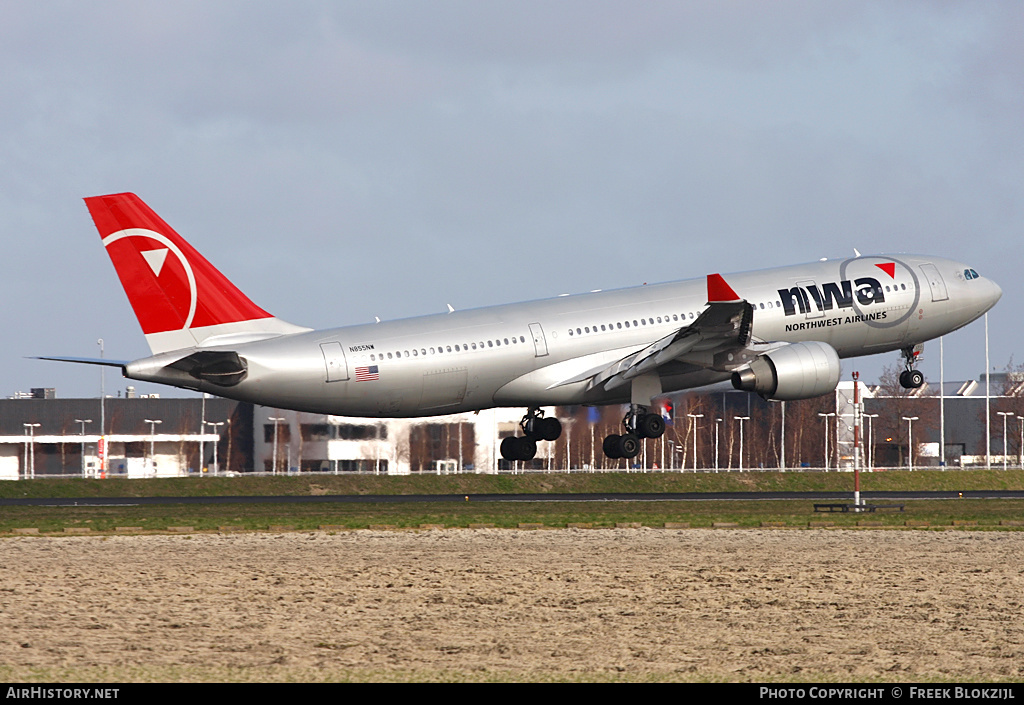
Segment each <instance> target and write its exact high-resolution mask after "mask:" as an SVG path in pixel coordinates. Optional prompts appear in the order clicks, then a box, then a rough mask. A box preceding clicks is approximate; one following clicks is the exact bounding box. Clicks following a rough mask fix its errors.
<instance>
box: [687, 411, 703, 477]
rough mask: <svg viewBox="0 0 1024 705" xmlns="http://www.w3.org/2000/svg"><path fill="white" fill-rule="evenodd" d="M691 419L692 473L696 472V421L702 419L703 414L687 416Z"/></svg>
mask: <svg viewBox="0 0 1024 705" xmlns="http://www.w3.org/2000/svg"><path fill="white" fill-rule="evenodd" d="M687 416H688V417H690V418H691V419H693V421H692V424H693V471H694V472H697V419H702V418H704V414H687Z"/></svg>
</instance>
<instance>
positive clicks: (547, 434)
mask: <svg viewBox="0 0 1024 705" xmlns="http://www.w3.org/2000/svg"><path fill="white" fill-rule="evenodd" d="M519 427H520V428H522V429H523V435H526V436H529V437H530V438H533V439H535V440H538V441H556V440H558V438H559V436H561V435H562V422H561V421H559V420H558V419H556V418H555V417H554V416H547V417H545V416H541V412H540V411H539V410H538V409H530V410H528V411H527V412H526V416H524V417H523V420H522V421H520V422H519Z"/></svg>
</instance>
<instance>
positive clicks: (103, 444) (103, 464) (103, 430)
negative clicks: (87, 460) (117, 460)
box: [96, 338, 107, 477]
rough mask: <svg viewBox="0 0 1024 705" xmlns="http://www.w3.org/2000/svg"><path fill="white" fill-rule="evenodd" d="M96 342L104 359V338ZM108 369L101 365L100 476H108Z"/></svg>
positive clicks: (98, 451) (98, 450)
mask: <svg viewBox="0 0 1024 705" xmlns="http://www.w3.org/2000/svg"><path fill="white" fill-rule="evenodd" d="M96 344H97V345H99V346H100V359H101V360H102V359H103V338H100V339H99V340H97V341H96ZM106 371H107V368H106V366H105V365H100V441H99V444H98V445H97V455H99V461H100V467H99V471H100V477H106V475H105V474H104V473H105V472H106V470H107V439H106V434H107V408H106V402H107V390H106V379H107V376H106Z"/></svg>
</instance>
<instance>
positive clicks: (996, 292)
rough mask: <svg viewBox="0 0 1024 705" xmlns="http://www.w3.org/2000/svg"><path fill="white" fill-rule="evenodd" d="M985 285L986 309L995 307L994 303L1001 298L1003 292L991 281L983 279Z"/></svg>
mask: <svg viewBox="0 0 1024 705" xmlns="http://www.w3.org/2000/svg"><path fill="white" fill-rule="evenodd" d="M985 283H986V284H988V292H987V296H986V301H987V303H988V307H987V308H992V307H993V306H995V305H996V302H997V301H999V299H1001V298H1002V297H1003V290H1002V289H1001V288H1000V287H999V285H998V284H996V283H995V282H994V281H992V280H991V279H985Z"/></svg>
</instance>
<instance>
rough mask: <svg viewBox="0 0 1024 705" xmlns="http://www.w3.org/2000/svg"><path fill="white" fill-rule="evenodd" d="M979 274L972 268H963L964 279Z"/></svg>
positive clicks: (976, 276) (968, 279)
mask: <svg viewBox="0 0 1024 705" xmlns="http://www.w3.org/2000/svg"><path fill="white" fill-rule="evenodd" d="M980 276H981V275H980V274H978V273H977V272H976V271H974V270H973V269H965V270H964V279H966V280H967V281H970V280H971V279H977V278H978V277H980Z"/></svg>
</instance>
